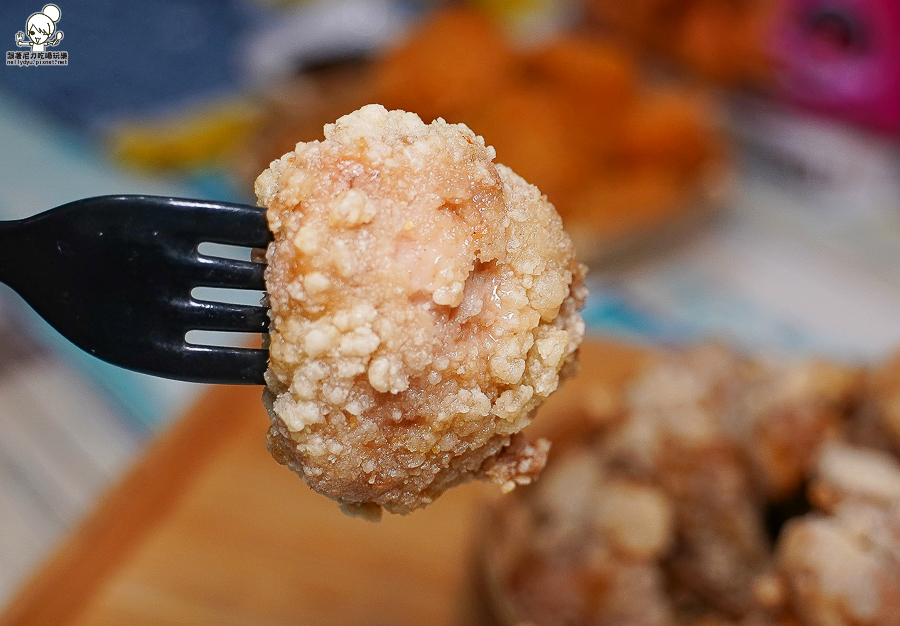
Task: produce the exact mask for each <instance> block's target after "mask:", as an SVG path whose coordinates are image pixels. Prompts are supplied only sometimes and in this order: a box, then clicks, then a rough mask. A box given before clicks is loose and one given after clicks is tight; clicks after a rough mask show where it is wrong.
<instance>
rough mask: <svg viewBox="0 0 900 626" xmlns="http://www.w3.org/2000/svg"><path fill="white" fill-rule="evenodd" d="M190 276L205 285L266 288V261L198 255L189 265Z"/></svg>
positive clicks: (199, 283) (198, 283)
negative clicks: (255, 261)
mask: <svg viewBox="0 0 900 626" xmlns="http://www.w3.org/2000/svg"><path fill="white" fill-rule="evenodd" d="M188 266H189V267H190V278H191V279H192V280H193V281H195V282H196V283H197V285H200V286H204V287H232V288H237V289H256V290H260V291H262V290H264V289H265V288H266V283H265V280H264V278H263V276H264V273H265V271H266V265H265V264H264V263H253V262H252V261H240V260H237V259H222V258H218V257H210V256H206V255H202V254H201V255H198V256H197V257H196V258H195V259H193V261H192V262H191V263H189V265H188Z"/></svg>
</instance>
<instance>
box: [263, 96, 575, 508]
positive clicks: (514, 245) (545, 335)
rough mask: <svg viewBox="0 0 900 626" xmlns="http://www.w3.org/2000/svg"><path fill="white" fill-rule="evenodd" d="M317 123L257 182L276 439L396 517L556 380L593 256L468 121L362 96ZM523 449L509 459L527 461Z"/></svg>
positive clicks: (518, 422)
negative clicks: (586, 255)
mask: <svg viewBox="0 0 900 626" xmlns="http://www.w3.org/2000/svg"><path fill="white" fill-rule="evenodd" d="M325 137H326V139H325V141H322V142H311V143H301V144H298V145H297V148H296V150H295V151H294V152H291V153H288V154H286V155H285V156H284V157H282V158H281V159H279V160H277V161H275V162H273V163H272V165H271V167H270V168H269V169H268V170H266V171H265V172H263V173H262V175H260V177H259V179H258V180H257V182H256V192H257V196H258V198H259V202H260V205H262V206H265V207H267V209H268V219H269V224H270V227H271V229H272V231H273V233H274V236H275V237H274V242H273V243H272V244H271V245H270V246H269V249H268V253H267V259H268V263H269V266H268V270H267V273H266V286H267V290H268V293H269V297H270V300H271V315H272V323H271V328H270V337H271V346H270V363H269V370H268V372H267V374H266V380H267V384H268V394H269V403H270V406H271V411H270V413H271V415H272V418H273V426H272V432H271V433H270V448H271V449H272V450H273V453H274V454H275V456H276V458H277V459H278V460H279V461H281V462H283V463H285V464H287V465H289V466H290V467H291V468H292V469H294V470H295V471H297V472H298V473H300V474H301V475H302V476H303V478H304V479H305V480H306V481H307V483H308V484H309V485H310V486H312V487H313V488H314V489H316V490H317V491H320V492H322V493H324V494H326V495H328V496H329V497H332V498H334V499H336V500H338V501H339V502H341V503H345V504H351V505H353V504H358V503H376V504H378V505H381V506H383V507H384V508H385V509H387V510H389V511H391V512H400V513H406V512H409V511H411V510H413V509H415V508H417V507H421V506H424V505H426V504H428V503H429V502H431V501H432V500H433V499H434V498H436V497H437V496H438V495H440V493H441V492H443V491H444V490H445V489H447V488H448V487H451V486H453V485H455V484H457V483H460V482H463V481H465V480H468V479H469V478H470V477H471V476H472V475H473V474H474V473H476V472H479V471H480V470H481V468H482V465H484V464H485V461H486V460H487V459H489V458H491V457H493V456H494V455H497V454H500V453H501V451H503V450H504V448H505V447H507V446H508V444H509V442H510V436H511V435H513V434H514V433H517V432H518V431H519V430H521V429H522V428H523V427H524V426H525V425H526V424H528V423H529V421H530V419H531V415H532V413H533V411H534V410H535V408H536V407H537V406H538V405H539V404H540V403H541V402H542V401H543V400H544V399H545V398H546V397H547V396H548V395H549V394H550V393H552V392H553V391H554V390H555V389H556V388H557V387H558V385H559V382H560V373H561V371H562V370H564V369H567V368H568V369H571V366H572V362H573V360H574V355H575V351H576V348H577V346H578V344H579V342H580V341H581V338H582V336H583V333H584V324H583V322H582V320H581V318H580V316H579V314H578V309H580V307H581V306H582V304H583V299H584V296H585V293H586V292H585V289H584V287H583V286H582V278H583V275H584V271H585V269H584V267H583V266H581V265H579V264H578V263H577V262H576V261H575V258H574V255H573V251H572V245H571V242H570V240H569V238H568V236H567V235H566V234H565V233H564V232H563V230H562V225H561V221H560V218H559V216H558V214H557V213H556V211H555V210H554V208H553V206H552V205H551V204H550V203H549V202H547V200H546V198H544V197H543V196H541V194H540V192H539V191H538V190H537V188H535V187H534V186H532V185H529V184H527V183H526V182H525V181H523V180H522V179H521V178H519V177H518V176H517V175H516V174H514V173H513V172H512V171H511V170H509V169H508V168H506V167H504V166H502V165H495V164H494V163H493V162H492V160H493V157H494V151H493V149H492V148H490V147H486V146H485V145H484V141H483V140H482V139H481V138H480V137H477V136H475V134H474V133H472V132H471V131H470V130H469V129H468V128H466V127H465V126H463V125H453V124H447V123H446V122H444V121H443V120H440V119H439V120H436V121H435V122H433V123H431V124H429V125H426V124H424V123H423V122H422V121H421V120H420V119H419V118H418V117H417V116H416V115H414V114H411V113H405V112H402V111H387V110H385V109H384V108H383V107H381V106H379V105H369V106H366V107H363V108H362V109H360V110H359V111H357V112H355V113H353V114H350V115H347V116H345V117H343V118H341V119H339V120H338V121H337V122H336V123H335V124H331V125H328V126H326V127H325ZM526 448H527V446H519V447H518V448H517V449H521V450H522V454H523V455H529V458H528V459H525V458H523V459H522V461H523V462H522V463H521V464H519V465H517V464H516V463H515V462H512V460H511V459H509V458H507V457H508V454H507V456H506V457H504V460H503V467H505V468H514V467H517V466H521V467H523V468H524V469H523V476H525V474H528V473H530V474H534V473H535V467H534V465H535V460H536V459H537V460H539V459H540V458H541V455H540V454H538V455H535V449H533V448H531V449H526ZM495 475H496V476H498V477H499V478H498V480H502V481H503V482H504V483H505V484H508V483H510V482H512V483H516V482H522V481H517V477H516V476H515V475H514V472H512V473H511V470H510V471H507V470H504V471H503V472H495ZM523 481H524V482H527V480H523Z"/></svg>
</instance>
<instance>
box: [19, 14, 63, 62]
mask: <svg viewBox="0 0 900 626" xmlns="http://www.w3.org/2000/svg"><path fill="white" fill-rule="evenodd" d="M60 15H61V11H60V10H59V7H58V6H56V5H55V4H48V5H47V6H45V7H44V8H43V9H41V12H40V13H34V14H32V15H31V17H29V18H28V21H27V22H26V23H25V28H26V29H27V30H26V32H27V34H28V39H29V41H25V34H26V33H23V32H22V31H19V32H17V33H16V45H17V46H20V47H21V46H26V47H27V46H30V47H31V51H32V52H43V51H44V50H45V49H46V47H47V46H55V45H58V44H59V42H60V41H62V39H63V33H62V31H61V30H56V23H57V22H58V21H59V18H60Z"/></svg>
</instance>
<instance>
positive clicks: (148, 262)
mask: <svg viewBox="0 0 900 626" xmlns="http://www.w3.org/2000/svg"><path fill="white" fill-rule="evenodd" d="M270 239H271V234H270V232H269V229H268V226H267V224H266V216H265V211H264V210H263V209H260V208H258V207H254V206H247V205H242V204H231V203H225V202H207V201H201V200H188V199H180V198H165V197H156V196H102V197H97V198H87V199H84V200H78V201H76V202H71V203H69V204H64V205H62V206H60V207H57V208H55V209H51V210H49V211H46V212H44V213H41V214H39V215H35V216H33V217H29V218H26V219H23V220H17V221H8V222H0V281H2V282H4V283H6V284H7V285H9V286H10V287H12V288H13V289H14V290H15V291H16V292H18V293H19V295H21V296H22V297H23V298H24V299H25V301H26V302H28V304H29V305H31V307H32V308H33V309H34V310H35V311H37V312H38V313H39V314H40V315H41V316H42V317H43V318H44V319H45V320H47V322H49V323H50V325H51V326H53V327H54V328H56V330H58V331H59V332H60V333H62V334H63V335H64V336H65V337H66V338H68V339H69V340H70V341H72V342H73V343H74V344H76V345H77V346H79V347H80V348H82V349H84V350H86V351H87V352H89V353H91V354H93V355H94V356H96V357H99V358H101V359H103V360H105V361H109V362H110V363H114V364H115V365H119V366H122V367H125V368H128V369H132V370H136V371H139V372H144V373H147V374H154V375H157V376H163V377H166V378H175V379H179V380H186V381H192V382H204V383H225V384H262V383H263V373H264V372H265V370H266V364H267V359H268V351H267V350H263V349H254V348H234V347H222V346H202V345H195V344H192V343H188V341H187V340H186V338H185V336H186V334H187V332H188V331H190V330H212V331H231V332H249V333H265V332H267V327H268V309H267V308H266V307H264V306H248V305H241V304H228V303H222V302H207V301H204V300H198V299H196V298H194V297H193V296H192V295H191V291H192V290H193V289H194V288H195V287H223V288H229V289H252V290H263V289H265V284H264V281H263V271H264V270H265V264H263V263H255V262H252V261H241V260H235V259H225V258H219V257H212V256H207V255H204V254H201V253H200V252H199V250H198V246H199V245H200V244H201V243H203V242H214V243H222V244H230V245H235V246H245V247H250V248H262V247H265V246H266V245H267V244H268V242H269V241H270Z"/></svg>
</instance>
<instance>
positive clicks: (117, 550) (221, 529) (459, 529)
mask: <svg viewBox="0 0 900 626" xmlns="http://www.w3.org/2000/svg"><path fill="white" fill-rule="evenodd" d="M643 354H644V353H643V352H640V351H638V350H636V349H634V348H629V347H626V346H621V345H617V344H612V343H607V342H602V343H601V342H598V341H589V342H586V345H585V346H584V347H583V349H582V358H581V361H582V372H581V374H579V376H578V377H577V378H576V379H575V380H573V381H570V382H569V383H567V384H566V386H565V387H564V389H563V391H562V392H560V393H558V394H556V395H555V396H553V397H552V398H551V399H550V400H549V401H548V402H547V403H546V404H545V405H544V407H542V409H541V411H540V414H539V417H538V421H537V423H536V424H535V426H536V427H537V426H541V427H547V426H548V425H550V424H552V423H555V422H556V421H557V420H559V419H564V418H565V416H567V415H569V414H570V413H571V412H572V409H573V407H577V406H579V405H591V406H596V405H597V404H598V403H599V404H600V405H603V404H604V403H607V404H608V403H610V402H614V401H615V396H616V394H618V393H620V390H621V387H622V381H623V380H625V379H626V378H628V377H629V376H630V375H632V373H633V372H634V371H635V369H636V368H637V367H638V366H639V364H640V361H641V358H642V355H643ZM267 424H268V418H267V417H266V415H265V411H264V410H263V408H262V404H261V402H260V389H259V388H258V387H217V388H213V389H211V390H210V391H209V392H208V393H207V394H206V396H205V397H204V398H203V399H202V400H201V401H200V402H199V403H198V404H197V405H196V406H195V407H194V408H193V409H192V410H191V411H190V412H188V413H187V414H186V415H185V416H184V417H183V418H182V419H180V420H179V421H178V422H177V423H176V424H175V425H174V426H173V427H172V428H171V429H170V430H169V431H167V432H166V433H165V434H164V435H163V436H162V437H161V438H160V439H159V440H158V441H157V442H155V444H154V445H153V446H151V448H150V449H149V450H148V451H147V452H146V454H145V455H144V456H143V457H142V458H141V459H139V460H138V461H137V463H136V465H135V466H134V468H133V470H132V471H131V472H130V473H129V474H128V475H127V476H126V477H125V478H124V480H123V481H122V482H121V483H120V484H119V485H118V486H117V487H116V488H115V489H114V490H113V491H112V492H111V493H109V494H108V496H107V497H106V498H105V499H104V500H103V501H102V502H101V503H100V505H99V506H98V508H97V509H96V510H95V511H94V512H93V514H92V515H90V516H89V517H88V518H87V519H86V520H85V521H84V523H83V524H82V525H81V526H80V527H79V528H78V530H77V531H76V532H75V533H73V535H72V536H70V537H69V539H68V540H67V541H66V542H65V543H64V544H63V545H62V546H60V547H59V549H58V550H57V551H56V553H55V554H54V555H53V557H52V558H51V559H50V560H49V561H48V562H47V563H45V564H44V566H43V567H42V568H41V569H39V571H38V572H37V574H36V576H35V577H34V578H33V579H32V580H31V581H30V582H29V583H28V584H27V585H26V586H25V587H24V588H23V589H22V590H21V592H20V593H19V594H18V595H17V596H15V597H14V599H13V601H12V602H11V604H10V605H9V607H8V609H7V610H6V612H5V613H4V614H3V615H0V626H26V625H27V626H36V625H44V624H46V625H53V626H69V625H78V626H88V625H91V626H94V625H107V624H109V625H112V624H117V625H118V624H130V625H137V626H140V625H147V626H150V625H152V626H163V625H166V626H169V625H175V624H196V625H205V624H210V625H212V624H216V625H217V626H231V625H234V626H237V625H242V626H243V625H247V626H249V625H251V624H252V625H253V626H269V625H272V626H275V625H287V624H292V625H297V624H303V625H309V626H318V625H322V626H325V625H327V626H350V625H359V626H363V625H365V626H379V625H384V626H388V625H390V626H404V625H410V626H412V625H416V626H421V625H423V624H428V625H429V626H443V625H446V626H450V625H452V624H459V623H464V622H465V621H466V618H465V617H464V616H465V615H466V610H467V609H466V606H467V602H468V600H467V582H468V576H469V572H468V564H469V563H470V559H471V555H472V545H473V542H474V529H475V522H476V520H477V513H478V510H479V507H480V506H482V505H483V501H484V498H486V497H494V496H495V494H496V488H495V487H493V486H491V485H483V484H470V485H465V486H463V487H459V488H456V489H453V490H451V491H450V492H448V493H447V494H445V495H444V496H442V497H441V498H439V499H438V500H437V501H436V502H435V503H434V504H432V505H431V506H429V507H428V508H427V509H424V510H421V511H416V512H415V513H413V514H411V515H408V516H391V515H385V516H384V519H383V520H382V521H381V522H379V523H370V522H365V521H362V520H359V519H354V518H350V517H347V516H345V515H343V514H342V513H340V511H339V510H338V507H337V505H336V504H335V503H334V502H332V501H331V500H328V499H327V498H324V497H322V496H319V495H317V494H315V493H313V492H312V491H310V490H309V489H308V488H307V487H306V486H305V485H304V484H303V482H302V481H301V480H300V479H299V478H298V477H296V476H295V475H294V474H293V473H291V472H290V471H288V470H287V469H286V468H284V467H282V466H280V465H278V464H277V463H276V462H275V461H274V460H272V458H271V457H270V456H269V454H268V452H267V451H266V447H265V432H266V429H267Z"/></svg>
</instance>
